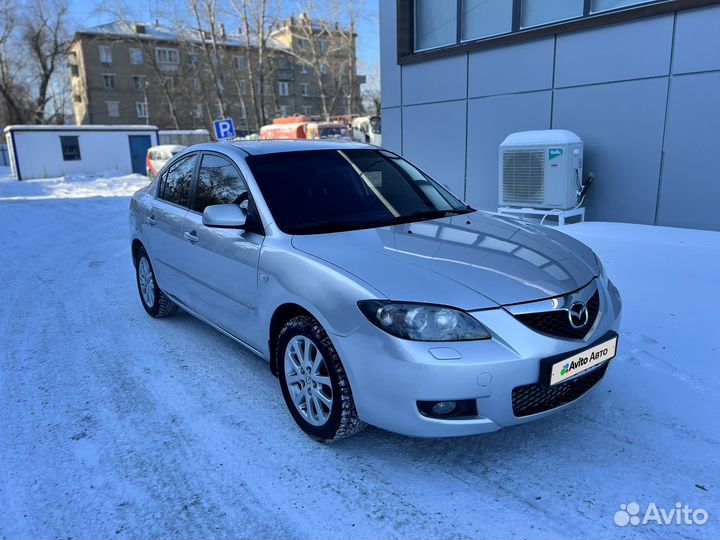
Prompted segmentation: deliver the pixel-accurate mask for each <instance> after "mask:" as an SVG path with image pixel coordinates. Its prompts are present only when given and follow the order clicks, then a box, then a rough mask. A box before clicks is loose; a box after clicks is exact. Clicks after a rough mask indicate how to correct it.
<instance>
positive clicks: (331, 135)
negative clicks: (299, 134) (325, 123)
mask: <svg viewBox="0 0 720 540" xmlns="http://www.w3.org/2000/svg"><path fill="white" fill-rule="evenodd" d="M346 136H347V129H345V128H341V127H324V128H320V138H321V139H340V138H342V137H346Z"/></svg>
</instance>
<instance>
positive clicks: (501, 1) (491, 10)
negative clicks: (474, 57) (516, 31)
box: [462, 0, 513, 41]
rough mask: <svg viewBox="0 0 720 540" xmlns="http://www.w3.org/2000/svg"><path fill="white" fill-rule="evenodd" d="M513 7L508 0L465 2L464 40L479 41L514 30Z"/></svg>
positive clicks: (472, 0)
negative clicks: (479, 39)
mask: <svg viewBox="0 0 720 540" xmlns="http://www.w3.org/2000/svg"><path fill="white" fill-rule="evenodd" d="M512 18H513V5H512V2H508V0H463V17H462V39H463V41H466V40H468V39H478V38H484V37H488V36H494V35H497V34H504V33H506V32H510V31H511V30H512Z"/></svg>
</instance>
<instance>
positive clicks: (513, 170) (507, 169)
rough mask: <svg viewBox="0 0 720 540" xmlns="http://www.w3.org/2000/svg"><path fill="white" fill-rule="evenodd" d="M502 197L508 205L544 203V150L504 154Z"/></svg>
mask: <svg viewBox="0 0 720 540" xmlns="http://www.w3.org/2000/svg"><path fill="white" fill-rule="evenodd" d="M502 197H503V201H505V202H506V203H537V204H543V203H544V201H545V153H544V152H543V151H542V150H506V151H504V152H503V182H502Z"/></svg>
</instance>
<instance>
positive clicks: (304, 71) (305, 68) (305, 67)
mask: <svg viewBox="0 0 720 540" xmlns="http://www.w3.org/2000/svg"><path fill="white" fill-rule="evenodd" d="M300 73H302V74H303V75H307V74H308V73H310V70H309V69H308V65H307V64H306V63H305V62H303V63H302V64H300Z"/></svg>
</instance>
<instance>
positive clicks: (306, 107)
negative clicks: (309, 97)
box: [303, 105, 312, 116]
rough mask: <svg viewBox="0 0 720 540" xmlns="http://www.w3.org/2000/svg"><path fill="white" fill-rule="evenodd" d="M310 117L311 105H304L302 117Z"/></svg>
mask: <svg viewBox="0 0 720 540" xmlns="http://www.w3.org/2000/svg"><path fill="white" fill-rule="evenodd" d="M310 115H312V105H304V106H303V116H310Z"/></svg>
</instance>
